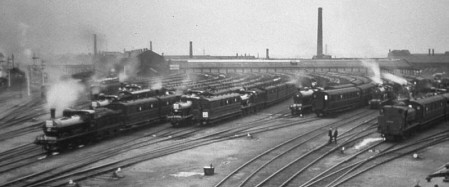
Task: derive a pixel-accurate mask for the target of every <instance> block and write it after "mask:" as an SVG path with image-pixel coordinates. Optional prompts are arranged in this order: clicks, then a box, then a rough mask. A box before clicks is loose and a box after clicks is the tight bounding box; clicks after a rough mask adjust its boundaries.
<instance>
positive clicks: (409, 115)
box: [378, 105, 416, 140]
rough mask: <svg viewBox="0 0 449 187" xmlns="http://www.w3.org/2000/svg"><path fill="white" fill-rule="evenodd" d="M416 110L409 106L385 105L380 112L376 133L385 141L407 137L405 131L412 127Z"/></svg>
mask: <svg viewBox="0 0 449 187" xmlns="http://www.w3.org/2000/svg"><path fill="white" fill-rule="evenodd" d="M415 118H416V109H415V108H413V107H412V106H411V105H409V106H404V105H386V106H384V107H382V109H381V110H380V115H379V117H378V124H379V126H378V131H379V133H381V134H382V135H383V136H384V137H385V138H386V139H387V140H394V139H397V138H398V137H403V136H405V135H408V133H407V132H408V131H407V129H408V128H410V126H413V125H414V121H415Z"/></svg>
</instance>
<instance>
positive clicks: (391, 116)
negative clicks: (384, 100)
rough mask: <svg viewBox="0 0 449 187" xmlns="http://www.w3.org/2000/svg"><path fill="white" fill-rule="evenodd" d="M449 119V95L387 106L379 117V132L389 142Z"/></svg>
mask: <svg viewBox="0 0 449 187" xmlns="http://www.w3.org/2000/svg"><path fill="white" fill-rule="evenodd" d="M448 117H449V94H442V95H435V96H431V97H427V98H422V99H418V100H410V101H408V102H404V103H403V104H400V105H385V106H384V107H382V109H381V110H380V115H379V117H378V123H379V126H378V131H379V133H381V134H382V135H383V136H384V137H385V138H386V139H387V140H397V139H401V138H404V137H407V136H409V135H410V133H411V132H413V131H415V130H417V129H419V128H421V127H428V126H430V125H433V124H435V123H436V122H438V121H441V120H443V119H448Z"/></svg>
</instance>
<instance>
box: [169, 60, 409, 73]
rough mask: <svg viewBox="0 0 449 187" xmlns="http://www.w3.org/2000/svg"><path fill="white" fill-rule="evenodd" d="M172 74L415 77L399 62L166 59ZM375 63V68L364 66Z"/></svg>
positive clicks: (402, 62)
mask: <svg viewBox="0 0 449 187" xmlns="http://www.w3.org/2000/svg"><path fill="white" fill-rule="evenodd" d="M169 63H170V67H176V68H174V69H171V70H172V71H181V72H215V73H228V72H295V71H308V72H327V71H332V72H348V73H350V72H353V73H357V72H360V73H366V72H368V71H369V69H370V68H371V67H372V66H378V67H379V68H380V71H383V72H390V73H400V74H407V75H410V74H414V73H416V69H415V68H414V67H413V66H412V65H410V64H409V63H408V62H407V61H405V60H401V59H387V58H380V59H357V58H353V59H352V58H351V59H184V60H179V59H178V60H169ZM367 64H374V65H367Z"/></svg>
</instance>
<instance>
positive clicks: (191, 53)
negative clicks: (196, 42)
mask: <svg viewBox="0 0 449 187" xmlns="http://www.w3.org/2000/svg"><path fill="white" fill-rule="evenodd" d="M189 57H190V58H192V57H193V47H192V41H190V47H189Z"/></svg>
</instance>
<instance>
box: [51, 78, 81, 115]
mask: <svg viewBox="0 0 449 187" xmlns="http://www.w3.org/2000/svg"><path fill="white" fill-rule="evenodd" d="M84 91H85V88H84V86H83V85H82V84H80V83H78V82H77V81H76V80H65V81H60V82H57V83H55V84H53V85H52V86H51V87H50V89H49V90H48V91H47V105H48V108H56V112H61V113H62V111H63V110H64V109H65V108H68V107H70V106H72V105H74V104H75V102H76V101H77V99H78V98H79V97H80V96H81V94H82V93H84Z"/></svg>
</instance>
